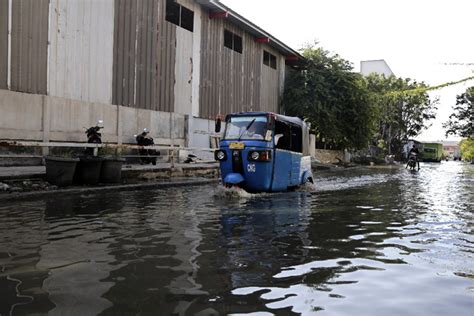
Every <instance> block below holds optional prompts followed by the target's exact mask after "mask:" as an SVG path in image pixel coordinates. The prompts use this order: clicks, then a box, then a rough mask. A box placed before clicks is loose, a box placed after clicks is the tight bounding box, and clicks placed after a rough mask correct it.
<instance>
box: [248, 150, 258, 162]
mask: <svg viewBox="0 0 474 316" xmlns="http://www.w3.org/2000/svg"><path fill="white" fill-rule="evenodd" d="M250 158H251V159H252V160H258V158H260V154H259V153H258V151H254V152H252V153H251V154H250Z"/></svg>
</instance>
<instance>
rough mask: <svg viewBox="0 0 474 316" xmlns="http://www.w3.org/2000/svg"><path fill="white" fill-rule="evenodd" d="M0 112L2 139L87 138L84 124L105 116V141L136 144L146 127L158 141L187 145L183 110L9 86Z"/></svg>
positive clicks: (2, 96) (1, 95) (0, 99)
mask: <svg viewBox="0 0 474 316" xmlns="http://www.w3.org/2000/svg"><path fill="white" fill-rule="evenodd" d="M0 113H1V115H0V139H6V140H33V141H70V142H85V141H86V140H87V138H86V135H85V133H84V132H85V129H84V127H90V126H93V125H95V124H96V123H97V121H98V120H99V119H102V120H104V129H103V130H102V140H103V141H104V142H110V143H131V144H134V143H135V139H134V137H133V135H134V134H137V133H139V132H140V131H142V130H143V128H145V127H146V128H148V129H149V130H150V133H151V135H152V136H153V137H154V138H155V143H156V144H158V145H170V144H174V145H178V146H185V144H186V141H185V138H186V136H187V128H188V126H187V117H186V116H185V115H182V114H177V113H168V112H157V111H150V110H142V109H135V108H129V107H124V106H117V105H110V104H102V103H92V102H83V101H77V100H72V99H66V98H58V97H49V96H41V95H32V94H26V93H19V92H12V91H7V90H0ZM170 130H171V131H172V132H170Z"/></svg>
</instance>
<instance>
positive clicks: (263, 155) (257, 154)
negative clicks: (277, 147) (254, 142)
mask: <svg viewBox="0 0 474 316" xmlns="http://www.w3.org/2000/svg"><path fill="white" fill-rule="evenodd" d="M248 160H250V161H270V160H272V155H271V151H269V150H259V151H250V152H249V154H248Z"/></svg>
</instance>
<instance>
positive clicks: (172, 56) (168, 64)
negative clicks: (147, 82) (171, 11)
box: [156, 0, 176, 112]
mask: <svg viewBox="0 0 474 316" xmlns="http://www.w3.org/2000/svg"><path fill="white" fill-rule="evenodd" d="M165 16H166V1H165V0H159V6H158V23H159V24H158V45H157V52H158V56H157V64H158V65H157V71H158V82H157V91H156V94H157V97H156V101H157V105H158V110H159V111H165V112H173V111H174V102H175V101H174V98H175V96H174V83H175V64H176V25H174V24H172V23H170V22H167V21H166V20H165Z"/></svg>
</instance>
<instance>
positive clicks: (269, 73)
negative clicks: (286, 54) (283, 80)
mask: <svg viewBox="0 0 474 316" xmlns="http://www.w3.org/2000/svg"><path fill="white" fill-rule="evenodd" d="M265 50H266V51H268V52H270V53H271V54H273V55H275V56H276V58H277V63H276V64H277V69H273V68H271V67H268V66H266V65H264V64H263V62H262V61H260V67H261V69H262V78H261V89H260V110H262V111H266V112H277V113H278V110H279V104H280V70H281V64H282V63H281V59H282V57H281V55H280V54H278V53H277V52H276V51H274V50H273V49H270V48H269V47H268V46H265ZM261 54H263V51H262V53H261ZM262 58H263V55H261V56H260V59H261V60H262Z"/></svg>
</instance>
